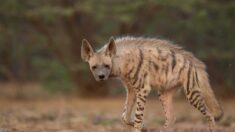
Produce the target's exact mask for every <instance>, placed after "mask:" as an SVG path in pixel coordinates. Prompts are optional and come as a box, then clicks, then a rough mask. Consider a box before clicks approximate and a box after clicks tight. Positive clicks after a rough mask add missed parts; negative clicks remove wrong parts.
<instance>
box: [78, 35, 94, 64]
mask: <svg viewBox="0 0 235 132" xmlns="http://www.w3.org/2000/svg"><path fill="white" fill-rule="evenodd" d="M93 55H94V51H93V49H92V47H91V45H90V43H89V42H88V41H87V40H86V39H83V40H82V48H81V57H82V59H83V60H84V61H86V62H87V61H89V59H90V58H91V57H92V56H93Z"/></svg>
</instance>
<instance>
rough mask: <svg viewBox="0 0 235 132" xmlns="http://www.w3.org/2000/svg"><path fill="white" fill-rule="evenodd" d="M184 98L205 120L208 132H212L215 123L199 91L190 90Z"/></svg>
mask: <svg viewBox="0 0 235 132" xmlns="http://www.w3.org/2000/svg"><path fill="white" fill-rule="evenodd" d="M186 97H187V99H188V101H189V103H190V104H191V105H192V106H194V107H195V108H196V109H198V110H199V111H200V112H201V113H202V114H203V116H204V117H205V118H206V120H207V122H208V127H209V131H210V132H214V129H215V121H214V117H213V115H212V114H211V112H210V111H209V109H208V108H207V106H206V103H205V100H204V98H203V96H202V94H201V92H200V91H197V90H192V91H191V92H189V93H188V94H186Z"/></svg>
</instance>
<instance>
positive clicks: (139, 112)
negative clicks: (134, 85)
mask: <svg viewBox="0 0 235 132" xmlns="http://www.w3.org/2000/svg"><path fill="white" fill-rule="evenodd" d="M149 92H150V88H146V87H145V88H143V89H141V90H140V91H139V92H137V101H136V111H135V118H134V128H135V132H141V130H142V128H143V115H144V107H145V103H146V98H147V96H148V94H149Z"/></svg>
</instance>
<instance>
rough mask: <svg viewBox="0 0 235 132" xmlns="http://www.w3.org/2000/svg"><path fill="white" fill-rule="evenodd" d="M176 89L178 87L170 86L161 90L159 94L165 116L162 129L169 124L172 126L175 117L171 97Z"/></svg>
mask: <svg viewBox="0 0 235 132" xmlns="http://www.w3.org/2000/svg"><path fill="white" fill-rule="evenodd" d="M177 90H178V88H172V89H170V90H167V91H164V92H162V93H161V94H160V96H159V98H160V101H161V103H162V106H163V109H164V113H165V117H166V121H165V124H164V129H167V128H168V127H169V126H172V125H173V124H174V123H175V120H176V118H175V116H174V113H173V109H172V99H173V96H174V94H175V93H176V91H177Z"/></svg>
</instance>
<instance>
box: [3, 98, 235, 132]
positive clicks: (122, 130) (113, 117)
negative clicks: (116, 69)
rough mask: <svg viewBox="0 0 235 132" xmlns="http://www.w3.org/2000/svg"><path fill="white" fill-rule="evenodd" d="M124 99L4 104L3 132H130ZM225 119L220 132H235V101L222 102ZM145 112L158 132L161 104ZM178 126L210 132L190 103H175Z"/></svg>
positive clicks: (181, 131)
mask: <svg viewBox="0 0 235 132" xmlns="http://www.w3.org/2000/svg"><path fill="white" fill-rule="evenodd" d="M123 104H124V99H122V98H121V99H120V98H119V99H112V98H104V99H79V98H53V99H40V100H15V99H14V100H13V99H1V100H0V132H128V131H130V130H131V128H130V127H127V126H125V125H123V124H122V123H121V120H120V117H121V114H122V110H123ZM222 104H223V108H224V111H225V116H224V118H223V119H222V120H221V121H220V122H219V123H217V128H216V131H217V132H235V100H224V101H223V102H222ZM146 107H147V108H146V111H145V119H144V122H145V127H146V129H147V131H148V132H158V131H159V130H160V129H161V127H162V125H163V123H164V116H163V111H162V107H161V104H160V102H159V101H158V100H157V99H149V100H148V102H147V106H146ZM174 108H175V114H176V116H177V122H176V124H175V126H174V128H173V131H174V132H206V131H207V125H206V122H205V120H204V119H203V117H202V116H201V115H200V113H199V112H198V111H196V110H195V109H193V107H191V106H190V105H189V104H188V103H187V102H186V100H178V101H175V102H174Z"/></svg>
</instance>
